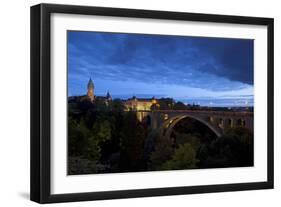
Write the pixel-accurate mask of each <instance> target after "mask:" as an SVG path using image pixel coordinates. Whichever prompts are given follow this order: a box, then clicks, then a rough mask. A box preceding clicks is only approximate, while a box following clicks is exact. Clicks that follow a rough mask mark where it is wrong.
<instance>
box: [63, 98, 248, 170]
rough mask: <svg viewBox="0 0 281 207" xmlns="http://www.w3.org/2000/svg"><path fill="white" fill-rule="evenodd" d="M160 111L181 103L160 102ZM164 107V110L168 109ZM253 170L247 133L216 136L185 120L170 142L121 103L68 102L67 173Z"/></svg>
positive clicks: (237, 130) (236, 130)
mask: <svg viewBox="0 0 281 207" xmlns="http://www.w3.org/2000/svg"><path fill="white" fill-rule="evenodd" d="M159 103H160V108H161V109H167V108H169V107H171V106H173V108H175V109H179V110H181V109H184V107H186V106H185V105H184V104H182V103H180V102H177V103H175V102H174V101H173V100H172V99H162V100H161V101H160V102H159ZM169 104H170V105H169ZM252 165H253V134H252V133H251V132H250V131H249V130H247V129H245V128H232V129H230V130H229V131H228V132H226V133H225V134H224V135H223V136H222V137H217V136H216V135H215V134H214V133H213V132H212V131H211V130H210V129H209V128H208V127H207V126H206V125H204V124H202V123H201V122H198V121H196V120H194V119H190V118H185V119H183V120H181V121H180V122H179V123H177V124H176V125H175V127H174V129H173V132H172V134H171V137H170V138H164V137H162V136H161V135H160V134H159V131H157V130H152V129H151V127H150V124H149V122H148V121H147V119H143V121H142V122H140V121H139V120H138V119H137V114H136V112H134V111H124V107H123V104H122V101H121V100H118V99H115V100H113V101H111V102H108V103H106V102H104V101H103V100H99V99H97V100H96V101H95V102H94V103H92V102H90V101H89V100H87V99H81V98H76V99H74V100H71V101H69V103H68V173H69V174H89V173H114V172H133V171H148V170H181V169H193V168H213V167H240V166H252Z"/></svg>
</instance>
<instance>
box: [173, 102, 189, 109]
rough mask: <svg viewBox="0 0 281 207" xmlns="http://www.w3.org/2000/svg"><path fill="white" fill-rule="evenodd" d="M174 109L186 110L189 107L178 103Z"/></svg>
mask: <svg viewBox="0 0 281 207" xmlns="http://www.w3.org/2000/svg"><path fill="white" fill-rule="evenodd" d="M173 109H175V110H186V109H187V106H186V105H185V104H184V103H182V102H180V101H178V102H177V103H175V105H174V107H173Z"/></svg>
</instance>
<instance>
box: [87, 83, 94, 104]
mask: <svg viewBox="0 0 281 207" xmlns="http://www.w3.org/2000/svg"><path fill="white" fill-rule="evenodd" d="M94 91H95V86H94V83H93V81H92V79H91V78H90V80H89V83H88V92H87V96H88V97H89V99H90V100H91V101H94V100H95V93H94Z"/></svg>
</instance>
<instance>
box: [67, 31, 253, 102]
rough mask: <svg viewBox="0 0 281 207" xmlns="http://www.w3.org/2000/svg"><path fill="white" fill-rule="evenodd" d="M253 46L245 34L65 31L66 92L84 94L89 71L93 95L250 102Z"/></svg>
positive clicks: (251, 96)
mask: <svg viewBox="0 0 281 207" xmlns="http://www.w3.org/2000/svg"><path fill="white" fill-rule="evenodd" d="M253 47H254V41H253V40H246V39H226V38H206V37H187V36H186V37H183V36H167V35H144V34H117V33H102V32H78V31H68V95H69V96H73V95H83V94H85V93H86V86H87V83H88V80H89V78H90V77H91V78H92V79H93V81H94V84H95V93H96V94H97V95H104V94H105V93H106V92H107V91H109V92H110V93H111V95H112V96H113V97H115V98H128V97H131V96H133V95H136V96H137V97H152V96H155V97H158V98H160V97H172V98H174V99H176V100H179V101H183V102H185V103H190V102H196V103H197V102H200V100H204V101H201V102H202V103H204V105H212V104H214V103H215V105H218V104H219V103H220V105H231V103H232V104H233V105H235V104H237V103H240V105H243V103H244V104H246V105H247V104H249V105H252V102H253ZM195 100H196V101H195ZM218 100H219V101H218ZM222 100H228V101H222ZM226 102H229V103H226ZM216 103H218V104H216ZM238 105H239V104H238Z"/></svg>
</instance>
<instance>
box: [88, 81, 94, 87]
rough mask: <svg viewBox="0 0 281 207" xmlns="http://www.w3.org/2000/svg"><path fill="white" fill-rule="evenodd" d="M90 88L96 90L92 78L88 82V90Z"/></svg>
mask: <svg viewBox="0 0 281 207" xmlns="http://www.w3.org/2000/svg"><path fill="white" fill-rule="evenodd" d="M90 88H94V83H93V81H92V78H90V80H89V82H88V89H90Z"/></svg>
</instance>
